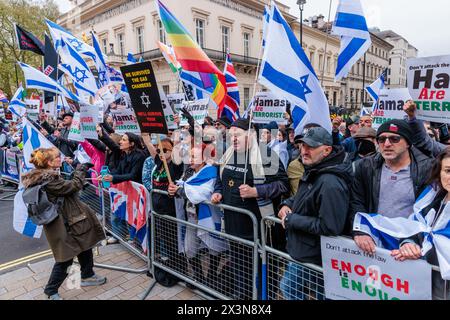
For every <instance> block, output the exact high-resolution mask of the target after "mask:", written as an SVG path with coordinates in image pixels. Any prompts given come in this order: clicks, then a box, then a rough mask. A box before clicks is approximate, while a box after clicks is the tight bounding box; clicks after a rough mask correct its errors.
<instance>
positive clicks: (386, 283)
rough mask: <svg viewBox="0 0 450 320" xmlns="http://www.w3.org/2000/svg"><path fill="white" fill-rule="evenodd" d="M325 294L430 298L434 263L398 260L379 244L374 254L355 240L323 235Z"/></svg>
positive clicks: (334, 297)
mask: <svg viewBox="0 0 450 320" xmlns="http://www.w3.org/2000/svg"><path fill="white" fill-rule="evenodd" d="M321 250H322V261H323V280H324V286H325V294H326V297H327V298H328V299H331V300H373V301H376V300H431V266H430V265H429V264H428V263H427V262H426V261H424V260H414V261H412V260H407V261H403V262H399V261H396V260H395V259H394V257H392V256H391V252H390V251H388V250H385V249H381V248H377V249H376V253H375V254H373V255H370V254H366V253H364V252H363V251H362V250H360V249H359V248H358V246H357V245H356V244H355V242H354V241H353V240H350V239H345V238H330V237H323V236H322V237H321Z"/></svg>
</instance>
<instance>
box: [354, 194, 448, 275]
mask: <svg viewBox="0 0 450 320" xmlns="http://www.w3.org/2000/svg"><path fill="white" fill-rule="evenodd" d="M436 195H437V192H436V191H435V190H434V189H433V188H432V187H431V186H430V187H428V188H426V189H425V190H424V191H423V193H422V194H421V195H420V196H419V198H418V199H417V201H416V203H415V204H414V213H413V214H411V216H410V217H409V218H408V219H406V218H401V217H399V218H387V217H384V216H382V215H379V214H366V213H357V214H356V216H355V220H354V223H353V230H354V231H359V232H363V233H366V234H368V235H370V236H371V237H372V238H373V239H374V241H375V244H376V245H377V246H379V247H382V248H385V249H388V250H393V249H398V248H399V246H400V241H402V240H404V239H407V238H410V237H413V236H415V235H418V234H422V236H423V238H424V240H423V243H422V256H425V255H426V254H427V253H428V252H429V251H430V250H431V249H432V248H434V249H435V250H436V254H437V257H438V262H439V268H440V270H441V276H442V278H443V279H444V280H450V205H449V204H447V205H445V207H444V209H443V211H442V212H441V214H440V216H439V217H438V218H437V220H436V219H435V218H436V211H435V210H434V209H431V210H430V211H429V212H428V213H427V215H426V216H425V217H424V216H423V213H424V212H423V209H425V208H426V207H428V206H429V205H430V204H431V202H432V201H433V200H434V199H435V197H436Z"/></svg>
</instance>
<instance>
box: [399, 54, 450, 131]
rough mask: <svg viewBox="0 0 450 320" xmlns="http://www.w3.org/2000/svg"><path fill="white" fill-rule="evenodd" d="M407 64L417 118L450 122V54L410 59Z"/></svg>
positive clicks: (410, 91) (409, 85)
mask: <svg viewBox="0 0 450 320" xmlns="http://www.w3.org/2000/svg"><path fill="white" fill-rule="evenodd" d="M406 65H407V72H408V89H409V93H410V94H411V97H412V98H413V100H414V101H415V102H416V104H417V118H418V119H421V120H426V121H433V122H441V123H450V88H449V85H450V55H448V56H437V57H428V58H417V59H408V60H407V63H406Z"/></svg>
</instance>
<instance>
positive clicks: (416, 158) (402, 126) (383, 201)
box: [350, 120, 433, 254]
mask: <svg viewBox="0 0 450 320" xmlns="http://www.w3.org/2000/svg"><path fill="white" fill-rule="evenodd" d="M412 137H413V132H412V131H411V129H410V127H409V125H408V123H406V122H405V121H403V120H391V121H388V122H386V123H384V124H383V125H381V126H380V128H379V129H378V131H377V143H378V146H379V153H378V154H376V155H374V156H372V157H368V158H364V159H362V160H360V161H358V162H356V164H355V178H354V180H353V185H352V195H351V203H350V209H351V216H350V217H351V219H350V221H351V223H353V219H354V216H355V214H356V213H357V212H362V213H378V214H381V215H384V216H386V217H389V218H397V217H405V218H407V217H409V215H410V214H411V213H412V212H413V205H414V202H415V199H416V198H417V197H418V196H419V195H420V193H421V192H422V191H423V189H424V188H425V187H426V182H427V180H428V175H429V172H431V167H432V161H433V159H432V158H429V157H428V156H426V155H425V154H423V153H421V152H420V151H419V150H418V149H416V148H415V147H414V146H413V145H412ZM353 236H354V239H355V242H356V244H357V245H358V246H359V247H360V248H361V249H362V250H364V251H365V252H367V253H370V254H373V253H375V242H374V241H373V239H372V238H371V237H370V236H368V235H365V234H364V233H359V232H354V234H353Z"/></svg>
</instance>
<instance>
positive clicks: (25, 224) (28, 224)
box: [13, 186, 42, 239]
mask: <svg viewBox="0 0 450 320" xmlns="http://www.w3.org/2000/svg"><path fill="white" fill-rule="evenodd" d="M23 190H24V188H23V186H19V191H18V192H17V193H16V195H15V197H14V210H13V228H14V230H16V231H17V232H18V233H20V234H23V235H24V236H27V237H30V238H36V239H39V238H40V237H41V234H42V226H38V225H35V224H34V223H33V222H32V221H31V219H30V218H28V209H27V206H26V204H25V202H24V201H23V198H22V195H23Z"/></svg>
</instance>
